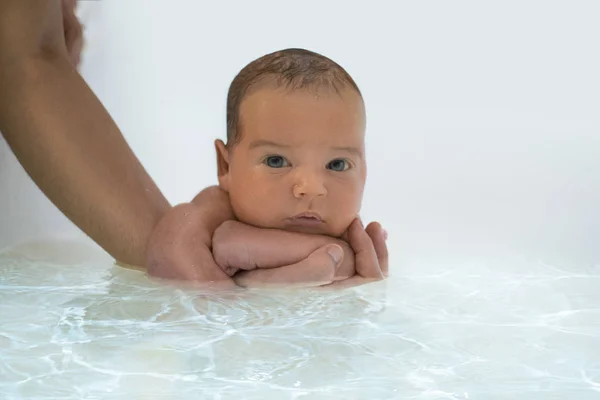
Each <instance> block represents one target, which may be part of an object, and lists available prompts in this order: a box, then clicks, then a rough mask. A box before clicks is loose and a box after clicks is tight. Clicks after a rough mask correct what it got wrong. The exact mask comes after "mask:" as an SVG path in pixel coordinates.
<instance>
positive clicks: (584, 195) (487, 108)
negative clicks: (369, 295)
mask: <svg viewBox="0 0 600 400" xmlns="http://www.w3.org/2000/svg"><path fill="white" fill-rule="evenodd" d="M83 5H84V7H88V8H87V10H84V11H90V12H89V13H88V14H87V15H86V18H87V20H88V22H87V24H88V34H89V40H90V43H89V45H88V50H87V52H86V57H85V60H84V65H83V74H84V76H85V77H86V78H87V79H88V81H89V83H90V85H91V86H92V87H93V89H94V90H95V91H96V93H97V94H98V95H99V96H100V98H101V99H102V101H103V102H104V104H105V105H106V107H107V108H108V109H109V111H110V112H111V114H112V115H113V117H114V118H115V120H116V121H117V122H118V124H119V125H120V127H121V128H122V130H123V132H124V134H125V136H126V138H127V139H128V140H129V142H130V144H131V146H132V147H133V148H134V151H135V152H136V154H137V155H138V156H139V158H140V159H141V160H142V163H143V164H144V165H145V166H146V167H147V169H148V171H149V172H150V174H151V175H152V176H153V177H154V178H155V180H156V181H157V183H158V185H159V186H160V188H161V189H162V190H163V191H164V193H165V194H166V196H167V197H168V198H169V200H170V201H171V202H172V203H178V202H182V201H187V200H189V199H190V198H191V197H192V196H193V195H194V194H195V193H196V192H197V191H198V190H199V189H200V188H202V187H204V186H206V185H209V184H213V183H214V182H215V167H214V164H215V161H214V155H213V150H212V140H213V139H214V138H215V137H217V136H219V137H222V136H223V134H224V128H225V96H226V91H227V88H228V85H229V83H230V81H231V79H232V78H233V77H234V75H235V74H236V73H237V71H238V70H239V69H241V68H242V67H243V66H244V65H245V64H246V63H248V62H249V61H251V60H252V59H254V58H256V57H258V56H261V55H263V54H265V53H267V52H270V51H273V50H277V49H280V48H285V47H305V48H309V49H311V50H315V51H317V52H321V53H323V54H325V55H327V56H329V57H331V58H333V59H334V60H336V61H338V62H339V63H341V64H342V65H343V66H344V67H346V68H347V70H348V71H349V72H350V73H351V74H352V75H353V76H354V78H355V79H356V81H357V83H358V85H359V86H360V87H361V89H362V91H363V93H364V96H365V99H366V102H367V110H368V118H369V120H368V141H367V145H368V157H369V165H370V176H369V182H368V187H367V193H366V198H365V203H364V216H365V218H366V219H377V220H380V221H381V222H382V223H383V224H384V226H385V227H386V228H388V230H389V231H390V236H391V243H392V244H393V245H392V247H393V249H392V251H393V253H392V254H393V255H394V256H395V259H396V260H404V261H406V260H416V259H420V258H431V257H434V258H435V257H438V258H444V259H445V260H448V258H447V257H449V256H452V257H465V256H467V255H468V256H478V255H483V256H486V257H512V256H514V255H523V256H526V257H529V258H531V259H536V258H539V259H543V260H547V261H556V262H596V263H598V262H600V201H599V200H600V94H599V93H600V78H599V74H598V71H600V56H599V53H598V38H600V24H598V18H597V17H598V15H600V3H598V2H597V1H595V0H589V1H577V0H571V1H568V2H567V1H560V2H558V1H536V2H533V1H502V2H481V1H452V2H448V1H429V2H423V1H411V2H398V1H391V0H390V1H377V2H358V1H350V2H349V1H332V0H329V1H317V0H310V1H304V2H301V3H298V2H294V3H291V2H280V1H274V0H273V1H266V0H261V1H252V2H247V1H218V2H216V1H213V2H202V1H191V0H190V1H164V0H163V1H160V2H150V1H147V0H127V1H123V0H103V1H102V2H98V3H93V4H92V3H89V2H88V3H86V4H83ZM6 153H7V150H6V146H5V144H4V143H0V166H1V170H0V189H1V195H0V221H2V224H1V228H0V247H2V245H7V244H10V243H14V242H17V241H22V240H26V239H31V238H33V237H36V236H55V235H62V236H77V235H78V234H79V233H78V232H77V231H76V230H75V229H74V228H73V227H72V226H71V225H70V224H68V223H67V222H66V221H65V219H64V218H63V217H62V216H60V214H59V213H57V212H56V211H55V210H54V209H53V207H52V206H51V205H50V204H49V203H48V202H47V201H46V200H45V199H44V198H43V197H42V196H41V195H40V193H39V192H38V191H37V189H35V187H33V186H32V184H31V183H30V182H28V180H27V178H26V175H24V173H23V172H22V171H21V170H20V167H19V166H18V165H17V164H16V162H15V160H14V159H13V158H12V157H10V156H7V154H6Z"/></svg>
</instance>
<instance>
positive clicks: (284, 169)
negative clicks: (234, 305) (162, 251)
mask: <svg viewBox="0 0 600 400" xmlns="http://www.w3.org/2000/svg"><path fill="white" fill-rule="evenodd" d="M364 140H365V107H364V103H363V99H362V96H361V94H360V91H359V89H358V87H357V86H356V84H355V83H354V81H353V79H352V78H351V77H350V75H349V74H348V73H347V72H346V71H345V70H344V69H343V68H342V67H341V66H339V65H338V64H336V63H335V62H333V61H332V60H330V59H328V58H326V57H324V56H322V55H319V54H316V53H313V52H310V51H307V50H301V49H288V50H283V51H279V52H275V53H271V54H267V55H266V56H263V57H261V58H259V59H257V60H255V61H253V62H252V63H250V64H249V65H247V66H246V67H245V68H244V69H242V71H240V73H239V74H238V75H237V76H236V77H235V79H234V80H233V82H232V84H231V86H230V89H229V94H228V98H227V143H224V142H223V141H221V140H216V142H215V147H216V152H217V165H218V179H219V188H220V190H221V191H222V192H224V193H226V194H227V195H228V202H229V206H230V213H231V217H232V218H227V219H228V221H226V222H224V223H222V224H220V225H219V227H218V229H216V230H215V231H214V235H213V237H212V240H211V243H210V247H211V249H212V254H213V256H214V260H215V261H216V264H217V265H218V266H219V267H220V268H221V270H222V271H224V272H225V273H226V274H227V275H228V276H233V277H234V280H235V281H236V282H237V283H238V284H239V285H242V286H253V283H256V282H260V281H261V279H262V278H261V273H262V276H263V277H264V276H266V275H264V274H265V271H264V270H265V269H270V268H277V267H281V266H283V265H291V264H294V263H297V262H299V261H301V260H302V259H306V258H307V257H308V256H309V255H310V254H311V253H313V252H314V251H316V250H318V249H319V248H322V247H323V246H327V245H330V244H336V245H337V246H340V248H341V250H342V251H343V252H344V255H343V257H340V256H341V254H339V253H340V248H338V247H337V246H333V247H332V246H329V248H328V250H327V251H328V254H329V255H330V256H331V257H332V258H333V259H334V260H335V261H336V263H337V262H338V261H340V262H339V263H337V264H338V265H337V266H336V272H335V276H334V279H333V280H334V281H339V280H345V279H348V278H350V277H352V276H354V275H355V255H357V249H355V248H353V247H351V246H350V245H348V243H347V242H348V241H350V242H352V237H349V235H350V236H351V235H352V234H351V231H349V227H351V225H353V226H354V225H355V228H354V229H355V230H356V232H355V234H354V236H357V235H358V236H360V235H361V233H360V231H362V234H363V236H364V237H368V238H370V239H371V241H372V245H371V247H372V249H373V248H374V250H375V252H376V253H373V251H371V252H370V253H369V254H371V255H373V254H376V256H377V258H378V259H379V261H385V264H386V268H387V249H386V248H385V239H386V238H387V237H386V236H387V233H385V231H383V229H382V228H381V226H380V225H379V224H376V223H374V224H371V225H370V226H369V227H368V228H367V229H366V234H365V229H364V228H363V227H362V224H361V223H360V220H359V219H357V218H358V214H359V210H360V207H361V202H362V197H363V190H364V186H365V180H366V176H367V166H366V161H365V143H364ZM211 190H214V188H213V189H211ZM202 197H203V194H202V193H201V194H200V195H199V196H198V197H197V198H196V199H195V200H194V202H196V203H200V202H201V201H202ZM194 202H192V203H194ZM170 231H174V230H170ZM367 234H368V236H367ZM357 240H358V241H359V240H361V239H357ZM362 240H364V238H363V239H362ZM361 246H362V247H365V246H363V245H361ZM276 248H277V249H280V248H283V249H285V252H281V251H279V254H278V255H274V254H272V253H276V252H275V249H276ZM372 249H371V250H372ZM358 250H359V251H363V250H364V249H358ZM365 251H366V252H367V253H368V249H367V250H365ZM384 253H385V254H384ZM340 258H343V260H340ZM371 258H372V257H371ZM382 258H385V260H382ZM370 261H372V260H370ZM375 261H378V260H375ZM239 270H245V271H239ZM247 271H249V272H247ZM383 273H384V274H385V273H387V271H383Z"/></svg>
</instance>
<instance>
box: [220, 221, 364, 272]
mask: <svg viewBox="0 0 600 400" xmlns="http://www.w3.org/2000/svg"><path fill="white" fill-rule="evenodd" d="M331 244H335V245H338V246H340V247H341V249H342V250H343V252H344V258H343V260H342V262H341V264H340V266H339V268H338V269H337V270H336V272H335V276H334V281H339V280H344V279H348V278H350V277H352V276H354V274H355V272H356V271H355V269H354V251H352V248H351V247H350V245H349V244H348V243H347V242H345V241H343V240H341V239H336V238H332V237H329V236H324V235H310V234H304V233H297V232H287V231H281V230H276V229H262V228H255V227H252V226H249V225H246V224H243V223H241V222H238V221H226V222H224V223H223V224H222V225H221V226H220V227H219V228H217V230H216V231H215V234H214V236H213V248H212V249H213V256H214V259H215V262H216V263H217V265H219V267H221V269H222V270H223V271H225V273H227V274H228V275H229V276H235V275H236V274H237V273H238V272H239V271H240V270H243V271H251V270H254V269H257V268H258V269H268V268H277V267H281V266H282V265H289V264H295V263H297V262H300V261H302V260H304V259H305V258H307V257H308V256H309V255H310V254H311V253H312V252H314V251H315V250H318V249H319V248H321V247H323V246H327V245H331ZM277 247H279V248H284V249H285V250H286V251H285V252H273V250H274V249H275V248H277Z"/></svg>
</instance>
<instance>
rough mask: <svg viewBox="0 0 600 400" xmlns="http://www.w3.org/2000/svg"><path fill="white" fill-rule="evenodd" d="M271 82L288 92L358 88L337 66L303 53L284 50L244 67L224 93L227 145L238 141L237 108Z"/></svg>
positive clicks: (314, 55)
mask: <svg viewBox="0 0 600 400" xmlns="http://www.w3.org/2000/svg"><path fill="white" fill-rule="evenodd" d="M263 82H273V83H275V84H276V86H277V87H286V88H289V89H291V90H301V89H312V88H321V87H327V88H329V89H333V90H335V91H337V92H339V91H340V89H343V88H348V87H349V88H352V89H354V90H356V92H357V93H358V94H359V95H361V93H360V90H359V89H358V86H357V85H356V83H355V82H354V80H353V79H352V77H351V76H350V74H348V73H347V72H346V70H344V68H342V67H341V66H340V65H339V64H337V63H336V62H334V61H333V60H331V59H329V58H327V57H325V56H323V55H321V54H318V53H315V52H312V51H309V50H305V49H285V50H280V51H276V52H274V53H270V54H267V55H264V56H262V57H260V58H258V59H256V60H254V61H252V62H251V63H250V64H248V65H246V66H245V67H244V68H243V69H242V70H241V71H240V72H239V73H238V74H237V75H236V77H235V78H234V79H233V82H231V85H230V86H229V92H228V93H227V144H228V145H235V144H236V143H238V142H239V140H240V139H241V137H240V132H239V127H240V105H241V104H242V101H243V99H244V97H245V96H246V94H247V93H248V91H249V89H250V88H251V87H252V86H254V85H256V84H259V83H263Z"/></svg>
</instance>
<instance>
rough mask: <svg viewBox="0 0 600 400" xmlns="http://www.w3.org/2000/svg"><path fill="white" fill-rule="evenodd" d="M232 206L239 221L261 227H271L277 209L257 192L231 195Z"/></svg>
mask: <svg viewBox="0 0 600 400" xmlns="http://www.w3.org/2000/svg"><path fill="white" fill-rule="evenodd" d="M231 206H232V208H233V212H234V214H235V216H236V218H237V220H238V221H240V222H243V223H245V224H248V225H252V226H256V227H259V228H271V227H272V226H271V225H272V221H271V218H272V215H273V212H274V211H275V209H273V208H272V207H270V206H269V204H266V202H265V200H264V199H263V198H261V197H260V196H259V195H257V194H255V193H254V194H253V193H247V194H246V196H238V195H236V196H235V197H234V196H232V197H231Z"/></svg>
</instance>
